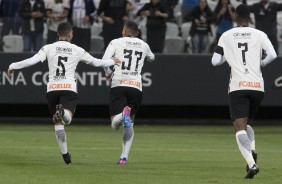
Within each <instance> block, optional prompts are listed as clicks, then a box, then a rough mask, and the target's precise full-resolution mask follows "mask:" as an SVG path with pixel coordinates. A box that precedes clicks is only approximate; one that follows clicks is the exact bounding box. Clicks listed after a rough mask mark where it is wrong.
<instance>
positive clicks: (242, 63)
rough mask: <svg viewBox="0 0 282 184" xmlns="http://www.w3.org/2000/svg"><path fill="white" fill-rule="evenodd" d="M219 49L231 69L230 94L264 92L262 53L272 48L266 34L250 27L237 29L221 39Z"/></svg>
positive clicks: (226, 33) (225, 34)
mask: <svg viewBox="0 0 282 184" xmlns="http://www.w3.org/2000/svg"><path fill="white" fill-rule="evenodd" d="M218 47H219V48H220V49H222V53H221V54H222V55H224V57H225V59H226V61H227V62H228V64H229V66H230V67H231V76H230V83H229V92H232V91H236V90H256V91H264V81H263V77H262V73H261V58H262V52H263V49H266V48H268V47H272V44H271V42H270V41H269V39H268V37H267V35H266V34H265V33H263V32H262V31H259V30H257V29H254V28H250V27H236V28H233V29H231V30H229V31H227V32H225V33H224V34H223V35H222V36H221V37H220V39H219V42H218ZM220 49H219V50H220ZM217 50H218V49H217Z"/></svg>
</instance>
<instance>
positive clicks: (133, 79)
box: [103, 37, 155, 91]
mask: <svg viewBox="0 0 282 184" xmlns="http://www.w3.org/2000/svg"><path fill="white" fill-rule="evenodd" d="M107 53H111V56H114V57H117V58H118V59H119V60H120V61H121V63H120V64H118V65H117V64H116V65H115V66H114V69H113V70H114V71H113V74H112V83H111V87H112V88H113V87H118V86H127V87H133V88H137V89H139V90H140V91H142V78H141V72H142V67H143V65H144V61H145V60H147V61H153V60H154V59H155V55H154V54H153V53H152V51H151V49H150V47H149V46H148V44H147V43H145V42H144V41H142V40H140V39H139V38H136V37H122V38H118V39H115V40H112V41H111V43H110V44H109V45H108V47H107V49H106V52H105V54H107ZM111 56H108V57H111ZM103 58H104V57H103ZM105 59H106V58H105Z"/></svg>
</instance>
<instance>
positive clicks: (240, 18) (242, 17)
mask: <svg viewBox="0 0 282 184" xmlns="http://www.w3.org/2000/svg"><path fill="white" fill-rule="evenodd" d="M236 20H237V24H238V25H239V24H246V23H247V24H248V23H249V22H250V9H249V7H248V5H245V4H240V5H238V6H237V8H236Z"/></svg>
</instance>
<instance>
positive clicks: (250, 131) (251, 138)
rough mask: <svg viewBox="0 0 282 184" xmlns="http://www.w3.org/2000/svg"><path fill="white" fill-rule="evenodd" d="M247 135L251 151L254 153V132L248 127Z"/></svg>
mask: <svg viewBox="0 0 282 184" xmlns="http://www.w3.org/2000/svg"><path fill="white" fill-rule="evenodd" d="M247 134H248V138H249V139H250V141H251V150H253V151H255V150H256V143H255V132H254V129H253V128H252V127H251V126H250V125H247Z"/></svg>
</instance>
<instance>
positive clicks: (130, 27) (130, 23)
mask: <svg viewBox="0 0 282 184" xmlns="http://www.w3.org/2000/svg"><path fill="white" fill-rule="evenodd" d="M125 27H126V28H127V30H129V31H130V32H131V34H138V25H137V24H136V23H135V22H133V21H128V22H126V23H125Z"/></svg>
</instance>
